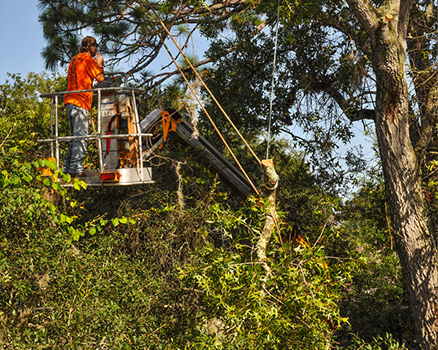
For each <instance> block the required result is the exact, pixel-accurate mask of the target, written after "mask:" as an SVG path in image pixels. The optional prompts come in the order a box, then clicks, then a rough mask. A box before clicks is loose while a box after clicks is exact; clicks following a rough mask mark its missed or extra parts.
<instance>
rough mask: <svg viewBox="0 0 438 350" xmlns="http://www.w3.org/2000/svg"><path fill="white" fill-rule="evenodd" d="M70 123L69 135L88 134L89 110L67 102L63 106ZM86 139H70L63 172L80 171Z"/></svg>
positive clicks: (85, 149)
mask: <svg viewBox="0 0 438 350" xmlns="http://www.w3.org/2000/svg"><path fill="white" fill-rule="evenodd" d="M65 107H66V110H67V117H68V121H69V123H70V131H71V136H86V135H88V119H89V116H90V112H88V111H87V110H86V109H84V108H81V107H78V106H75V105H73V104H71V103H67V105H66V106H65ZM86 152H87V140H85V139H80V140H71V141H70V143H69V145H68V150H67V156H66V157H65V159H64V167H63V171H64V173H80V172H82V170H83V162H84V159H85V153H86Z"/></svg>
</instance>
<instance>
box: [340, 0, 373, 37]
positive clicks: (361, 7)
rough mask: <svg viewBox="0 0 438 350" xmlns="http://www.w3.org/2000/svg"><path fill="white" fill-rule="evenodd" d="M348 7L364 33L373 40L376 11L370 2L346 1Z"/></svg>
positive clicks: (366, 0)
mask: <svg viewBox="0 0 438 350" xmlns="http://www.w3.org/2000/svg"><path fill="white" fill-rule="evenodd" d="M347 3H348V6H349V7H350V9H351V11H352V12H353V13H354V14H355V16H356V18H357V19H358V21H359V22H360V23H361V24H362V25H363V27H364V29H365V31H366V32H367V33H368V34H369V35H370V37H371V38H374V33H375V30H376V28H377V26H378V23H379V21H378V17H377V10H376V8H375V7H374V5H373V4H372V3H371V1H370V0H347Z"/></svg>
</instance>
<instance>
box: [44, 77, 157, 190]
mask: <svg viewBox="0 0 438 350" xmlns="http://www.w3.org/2000/svg"><path fill="white" fill-rule="evenodd" d="M116 74H117V73H116ZM90 91H92V92H93V94H95V95H97V106H98V113H97V133H95V134H92V135H86V136H60V135H59V110H58V106H59V103H60V100H61V99H63V97H64V95H65V94H71V93H78V92H90ZM144 91H145V90H144V89H140V88H134V87H127V86H126V76H125V86H124V87H98V88H93V89H89V90H79V91H59V92H53V93H48V94H42V95H40V97H42V98H50V99H51V107H50V137H49V138H46V139H40V140H38V142H47V143H50V152H51V156H52V157H53V158H55V159H56V164H57V167H58V170H59V166H60V142H69V141H71V140H75V139H87V140H96V143H97V145H98V153H99V171H100V172H101V173H102V172H104V171H108V169H104V160H103V149H102V142H101V141H102V140H105V139H109V138H111V139H130V140H132V139H134V140H136V143H137V145H138V154H137V156H138V159H136V163H137V164H138V165H137V166H136V171H137V172H138V179H139V182H140V183H145V182H152V181H151V179H150V178H145V176H144V169H145V168H144V164H143V157H142V156H141V155H142V154H143V149H142V147H143V143H142V138H148V137H152V136H153V134H150V133H142V132H141V129H140V120H139V114H138V109H137V101H136V98H135V93H141V92H144ZM109 94H114V95H115V96H117V95H125V96H130V97H131V102H132V110H133V124H134V130H135V132H134V133H128V134H112V135H106V134H104V133H103V132H102V96H107V95H109ZM113 170H121V169H113ZM126 184H131V183H130V182H128V183H126Z"/></svg>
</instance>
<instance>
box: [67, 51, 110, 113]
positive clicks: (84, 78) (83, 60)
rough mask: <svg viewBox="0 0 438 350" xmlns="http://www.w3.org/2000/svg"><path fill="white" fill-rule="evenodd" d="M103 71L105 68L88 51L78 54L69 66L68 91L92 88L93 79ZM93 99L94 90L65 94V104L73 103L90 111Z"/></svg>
mask: <svg viewBox="0 0 438 350" xmlns="http://www.w3.org/2000/svg"><path fill="white" fill-rule="evenodd" d="M102 72H103V69H102V68H99V67H98V66H97V64H96V61H95V60H94V58H93V57H92V56H91V55H90V54H89V53H88V52H82V53H80V54H78V55H76V56H75V57H73V59H72V60H71V62H70V64H69V66H68V75H67V82H68V84H67V91H77V90H89V89H91V88H92V84H93V79H95V78H96V77H97V76H98V75H99V74H100V73H102ZM92 101H93V92H92V91H89V92H80V93H74V94H65V95H64V104H67V103H71V104H74V105H75V106H78V107H82V108H85V109H86V110H88V111H91V103H92Z"/></svg>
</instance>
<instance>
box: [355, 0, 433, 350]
mask: <svg viewBox="0 0 438 350" xmlns="http://www.w3.org/2000/svg"><path fill="white" fill-rule="evenodd" d="M347 2H348V4H349V6H350V8H351V10H352V12H353V13H354V14H355V15H356V17H357V18H358V20H359V21H360V22H361V24H362V25H363V27H364V28H365V30H366V31H367V33H368V34H369V35H370V38H371V41H372V63H373V70H374V72H375V75H376V88H377V96H376V119H375V125H376V133H377V140H378V145H379V152H380V158H381V161H382V168H383V172H384V179H385V189H386V193H387V197H388V200H389V207H390V214H391V220H392V226H393V229H394V233H395V242H396V249H397V253H398V256H399V258H400V264H401V267H402V272H403V276H404V280H405V283H406V287H407V293H408V299H409V303H410V308H411V312H412V315H413V322H414V327H415V332H416V338H417V340H418V342H419V343H420V345H421V347H422V349H424V350H437V349H438V306H437V305H438V304H437V301H438V300H437V295H438V258H437V249H436V246H435V241H434V238H433V237H432V235H431V234H430V232H429V230H428V226H427V217H426V214H425V205H424V196H423V193H422V189H421V171H420V163H421V161H422V159H421V158H420V157H421V152H420V153H416V151H415V150H414V146H413V144H412V143H411V138H410V134H409V113H408V112H409V92H408V86H407V80H406V73H405V63H406V35H407V24H408V21H409V13H410V11H411V6H412V3H413V1H411V0H406V1H399V0H388V1H385V2H384V3H383V5H382V6H381V7H380V8H379V9H376V8H374V7H372V8H371V6H370V2H369V1H368V0H347ZM423 136H424V135H423ZM426 137H427V136H426ZM426 144H427V142H426Z"/></svg>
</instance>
